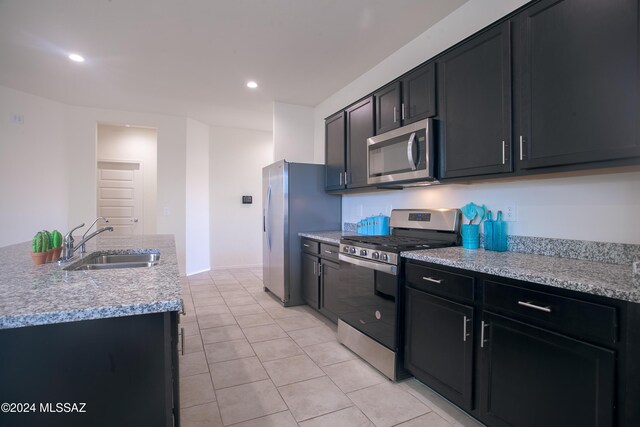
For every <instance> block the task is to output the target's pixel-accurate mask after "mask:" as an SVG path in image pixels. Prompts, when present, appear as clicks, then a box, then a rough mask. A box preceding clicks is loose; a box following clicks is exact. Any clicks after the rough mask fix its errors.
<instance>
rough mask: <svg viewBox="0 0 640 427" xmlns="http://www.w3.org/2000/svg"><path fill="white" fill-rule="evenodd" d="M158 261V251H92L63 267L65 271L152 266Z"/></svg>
mask: <svg viewBox="0 0 640 427" xmlns="http://www.w3.org/2000/svg"><path fill="white" fill-rule="evenodd" d="M159 262H160V252H151V253H121V252H118V253H109V252H104V251H100V252H94V253H92V254H89V255H87V256H85V257H84V258H82V259H80V260H78V261H76V262H74V263H73V264H71V265H68V266H67V267H65V268H63V270H66V271H77V270H106V269H111V268H141V267H153V266H154V265H157V264H158V263H159Z"/></svg>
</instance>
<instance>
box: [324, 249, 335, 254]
mask: <svg viewBox="0 0 640 427" xmlns="http://www.w3.org/2000/svg"><path fill="white" fill-rule="evenodd" d="M324 253H325V254H335V252H333V251H329V250H326V249H325V250H324Z"/></svg>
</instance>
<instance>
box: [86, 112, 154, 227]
mask: <svg viewBox="0 0 640 427" xmlns="http://www.w3.org/2000/svg"><path fill="white" fill-rule="evenodd" d="M97 135H98V136H97V141H98V152H97V157H98V160H99V161H100V160H118V161H136V162H141V163H142V175H143V176H142V179H143V192H142V195H143V198H144V200H143V209H142V212H143V216H142V219H143V221H142V225H143V227H144V228H143V234H156V222H157V221H156V219H157V209H156V200H157V190H158V185H157V180H158V170H157V163H158V144H157V140H158V131H157V130H156V129H153V128H141V127H125V126H113V125H107V124H98V130H97ZM92 221H93V220H92ZM87 225H88V224H87Z"/></svg>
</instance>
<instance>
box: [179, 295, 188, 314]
mask: <svg viewBox="0 0 640 427" xmlns="http://www.w3.org/2000/svg"><path fill="white" fill-rule="evenodd" d="M180 306H181V307H182V310H180V314H182V315H183V316H186V315H187V310H185V309H184V300H183V299H182V298H180Z"/></svg>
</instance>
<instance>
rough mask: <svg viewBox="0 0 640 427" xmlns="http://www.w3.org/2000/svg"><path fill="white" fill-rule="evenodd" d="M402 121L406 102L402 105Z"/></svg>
mask: <svg viewBox="0 0 640 427" xmlns="http://www.w3.org/2000/svg"><path fill="white" fill-rule="evenodd" d="M402 120H404V102H403V103H402Z"/></svg>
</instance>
